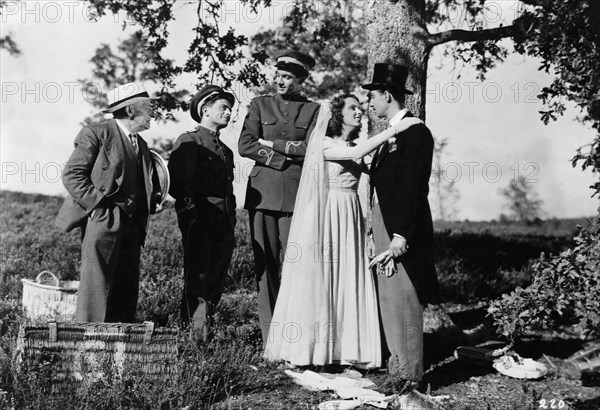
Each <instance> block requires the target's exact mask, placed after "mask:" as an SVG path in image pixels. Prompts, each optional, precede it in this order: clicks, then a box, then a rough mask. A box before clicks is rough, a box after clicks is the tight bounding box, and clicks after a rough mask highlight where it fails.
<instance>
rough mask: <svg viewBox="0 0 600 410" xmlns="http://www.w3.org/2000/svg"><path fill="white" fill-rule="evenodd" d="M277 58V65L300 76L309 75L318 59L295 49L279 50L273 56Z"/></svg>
mask: <svg viewBox="0 0 600 410" xmlns="http://www.w3.org/2000/svg"><path fill="white" fill-rule="evenodd" d="M273 57H275V59H276V60H277V62H276V63H275V67H277V68H280V69H282V70H285V71H289V72H291V73H293V74H295V75H297V76H298V77H307V76H308V72H309V71H310V70H311V69H312V68H313V67H314V66H315V64H316V61H315V59H314V58H312V57H311V56H309V55H308V54H305V53H301V52H300V51H295V50H279V51H277V52H276V53H275V55H274V56H273Z"/></svg>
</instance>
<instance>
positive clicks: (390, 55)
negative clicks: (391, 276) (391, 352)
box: [364, 0, 467, 340]
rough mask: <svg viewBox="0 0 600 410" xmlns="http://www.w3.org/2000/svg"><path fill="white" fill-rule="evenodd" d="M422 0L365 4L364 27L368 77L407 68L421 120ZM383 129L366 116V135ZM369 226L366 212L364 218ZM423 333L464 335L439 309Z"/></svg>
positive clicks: (430, 313) (428, 314) (429, 312)
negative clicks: (380, 66) (377, 68)
mask: <svg viewBox="0 0 600 410" xmlns="http://www.w3.org/2000/svg"><path fill="white" fill-rule="evenodd" d="M424 12H425V1H424V0H400V1H398V2H397V3H395V2H392V1H390V0H374V1H369V2H367V3H366V4H365V10H364V15H365V18H366V20H365V22H366V27H367V50H368V59H369V67H368V75H367V81H369V79H370V78H371V76H372V73H373V65H374V64H375V63H393V64H401V65H405V66H407V67H408V71H409V75H408V80H407V85H406V87H407V88H408V89H409V90H411V91H412V92H413V93H414V95H412V96H407V99H406V106H407V108H408V109H409V110H410V111H411V112H412V113H413V114H415V115H417V116H418V117H419V118H421V119H423V120H425V96H426V86H427V60H428V58H429V50H430V49H431V46H430V44H429V38H430V34H429V32H428V31H427V28H426V26H425V21H424ZM385 127H387V121H382V120H378V119H377V118H374V117H373V116H371V117H370V132H371V133H377V132H379V131H380V130H381V129H382V128H385ZM368 217H369V218H368V219H369V224H370V220H371V219H370V217H371V215H370V213H369V215H368ZM424 319H425V323H424V326H425V332H427V333H436V334H438V335H442V336H445V337H447V338H451V339H455V340H461V339H464V340H466V338H467V336H466V335H465V334H464V333H463V332H462V331H461V330H460V329H459V328H458V327H457V326H456V325H455V324H454V322H452V320H451V319H450V317H449V316H448V315H447V314H446V312H445V311H444V310H443V309H442V308H441V307H440V306H430V307H428V308H427V309H426V311H425V315H424Z"/></svg>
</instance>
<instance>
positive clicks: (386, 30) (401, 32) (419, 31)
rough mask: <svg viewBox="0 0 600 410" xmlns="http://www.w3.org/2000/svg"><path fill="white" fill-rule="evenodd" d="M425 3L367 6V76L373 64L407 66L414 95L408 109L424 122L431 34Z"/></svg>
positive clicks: (380, 1)
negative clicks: (427, 25) (426, 22)
mask: <svg viewBox="0 0 600 410" xmlns="http://www.w3.org/2000/svg"><path fill="white" fill-rule="evenodd" d="M424 11H425V1H424V0H401V1H399V2H397V3H393V2H391V1H390V0H375V1H370V2H367V3H366V5H365V11H364V15H365V19H366V20H365V21H366V26H367V50H368V59H369V67H368V76H367V78H371V74H372V72H373V64H375V63H394V64H401V65H405V66H407V67H408V71H409V75H408V80H407V84H406V86H407V88H408V89H409V90H411V91H412V92H413V93H414V95H413V96H409V97H408V98H407V100H406V103H407V107H408V109H409V110H410V111H411V112H412V113H413V114H415V115H417V116H418V117H419V118H421V119H423V120H424V119H425V95H426V81H427V60H428V58H429V51H428V38H429V33H428V32H427V28H426V27H425V21H424V17H423V14H424Z"/></svg>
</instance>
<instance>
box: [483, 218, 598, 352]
mask: <svg viewBox="0 0 600 410" xmlns="http://www.w3.org/2000/svg"><path fill="white" fill-rule="evenodd" d="M532 272H533V283H532V284H531V285H530V286H528V287H527V288H521V287H518V288H517V289H516V290H514V291H513V292H511V293H510V294H505V295H503V296H502V298H500V299H499V300H496V301H494V302H493V303H491V305H490V307H489V309H488V312H489V314H490V315H491V316H492V317H493V320H494V323H495V324H496V326H497V327H498V330H499V332H500V333H501V334H503V335H504V336H507V337H509V338H511V339H513V340H514V338H515V337H518V336H519V335H521V334H523V332H525V331H526V330H527V329H529V328H532V327H541V328H549V327H552V326H556V325H558V324H565V323H567V324H573V323H574V324H576V328H577V329H578V330H579V332H580V333H581V334H582V336H592V335H600V297H598V295H600V217H597V218H596V220H595V222H594V223H593V224H592V225H591V226H590V227H589V228H587V229H581V231H580V233H579V235H578V236H577V237H576V238H575V247H573V248H572V249H567V250H565V251H563V252H561V253H560V254H558V255H551V256H545V255H544V254H542V256H541V257H540V258H539V259H538V260H537V261H536V262H535V263H534V264H533V266H532Z"/></svg>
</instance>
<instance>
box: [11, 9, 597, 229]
mask: <svg viewBox="0 0 600 410" xmlns="http://www.w3.org/2000/svg"><path fill="white" fill-rule="evenodd" d="M224 4H225V6H224V10H223V12H222V14H221V21H220V22H221V23H222V24H221V25H222V27H224V28H227V27H229V26H234V27H235V29H236V30H237V31H238V33H241V34H246V35H251V34H253V33H255V32H257V31H258V30H259V29H261V28H265V27H275V26H277V25H278V24H279V22H280V19H281V17H282V16H283V15H284V14H285V13H286V10H288V9H289V6H290V3H289V2H284V1H279V2H278V1H274V2H273V7H271V8H269V9H263V10H260V14H259V15H256V14H253V13H252V12H251V11H250V10H249V8H247V7H244V6H243V5H241V4H240V3H239V2H229V1H228V2H225V3H224ZM517 4H518V3H517V2H513V1H498V2H495V3H494V2H492V7H491V10H494V9H495V10H497V11H498V13H499V14H490V20H491V23H493V24H497V23H498V22H500V21H502V20H506V19H510V18H511V15H514V13H516V11H517V8H516V7H515V6H516V5H517ZM496 6H497V7H496ZM196 7H197V1H179V2H177V4H176V5H175V21H174V22H172V24H171V25H170V26H169V31H170V32H171V38H170V43H169V46H168V48H167V57H169V58H173V59H175V61H176V62H179V63H181V62H183V61H185V57H186V50H187V47H188V45H189V42H190V40H191V39H192V37H193V33H192V31H191V29H192V27H193V26H194V18H195V13H196ZM88 12H89V10H88V8H87V6H86V4H85V3H84V2H78V1H58V2H55V1H43V2H36V1H22V2H11V1H9V2H8V3H7V6H6V10H5V11H4V12H3V15H2V16H1V17H0V18H1V20H2V21H1V24H0V31H1V35H2V36H4V35H6V34H8V33H11V34H12V37H13V39H14V40H15V41H16V42H17V44H18V46H19V48H20V49H21V51H22V55H20V56H18V57H13V56H10V55H9V54H8V53H7V52H6V51H0V80H1V81H0V82H1V101H0V163H1V164H0V165H1V169H0V189H2V190H12V191H23V192H32V193H43V194H50V195H65V194H66V190H65V188H64V187H63V185H62V183H61V181H60V173H61V170H62V168H63V166H64V163H65V162H66V160H67V158H68V156H69V154H70V153H71V151H72V149H73V140H74V138H75V136H76V135H77V133H78V131H79V129H80V128H81V126H80V122H81V121H82V120H83V119H84V118H85V117H86V116H88V115H90V114H92V113H93V108H92V106H91V105H90V104H89V103H88V102H87V101H86V99H89V96H88V95H87V94H86V93H85V90H84V88H83V87H82V84H80V83H79V80H80V79H83V78H89V77H90V74H91V69H92V65H91V64H90V62H89V60H90V58H91V57H92V56H93V54H94V51H95V49H96V48H97V47H98V46H100V44H101V43H107V44H110V45H116V44H118V41H119V40H122V39H125V38H127V37H128V36H129V35H130V33H132V32H133V28H132V27H131V26H127V27H126V28H125V30H123V24H124V23H131V22H130V21H129V20H127V17H126V16H124V15H116V16H113V15H108V16H105V17H103V18H102V19H100V20H99V21H98V22H94V21H92V20H91V19H90V18H89V17H88ZM308 52H310V50H308ZM449 63H451V62H449V61H447V60H445V59H443V58H442V57H441V56H440V53H436V54H434V55H433V57H432V60H431V61H430V64H429V72H428V85H427V105H426V111H427V125H428V127H429V128H430V129H431V131H432V133H433V135H434V136H435V137H436V138H437V139H444V138H445V139H447V141H448V146H447V148H446V149H445V151H444V155H443V156H442V159H441V161H440V163H439V164H438V163H435V164H434V168H435V167H437V168H436V169H438V168H439V169H441V170H442V171H443V174H442V175H443V178H444V180H445V181H448V182H449V181H455V186H456V188H457V190H458V191H459V193H460V198H459V199H458V201H457V202H456V203H455V204H454V207H455V209H456V212H457V214H456V217H457V218H458V219H469V220H490V219H494V218H498V216H499V215H500V214H501V213H508V210H507V209H506V207H505V201H504V199H503V197H502V195H501V194H500V190H501V189H502V188H504V187H506V186H507V185H508V183H509V182H510V180H511V179H512V178H516V177H518V176H520V175H523V176H525V177H526V178H527V181H528V182H529V183H530V184H531V186H532V187H533V189H534V190H535V191H536V192H537V194H538V195H539V197H540V199H541V200H542V201H543V204H542V209H543V216H544V217H557V218H568V217H580V216H587V215H593V214H594V213H595V212H596V210H597V208H598V206H599V200H598V198H595V199H593V198H591V193H592V191H591V190H590V189H589V186H590V185H591V184H592V183H593V182H594V180H595V178H594V175H592V174H591V172H582V171H581V170H580V169H579V168H573V167H572V166H571V161H570V159H571V158H572V156H573V155H574V153H575V150H576V149H577V148H578V147H579V146H582V145H585V144H587V143H589V142H590V141H591V140H592V139H593V137H594V132H593V130H591V129H589V128H588V127H586V126H584V125H582V124H581V123H579V122H577V121H576V118H577V116H578V115H579V112H578V111H577V110H576V109H575V108H573V107H570V108H569V109H568V110H567V112H566V113H565V115H564V116H563V117H561V118H559V120H558V121H556V122H553V123H551V124H550V125H547V126H546V125H544V124H543V123H542V122H541V121H540V119H539V113H538V111H540V110H541V109H542V108H543V106H542V104H541V101H539V100H538V99H537V94H538V93H539V92H540V91H541V88H542V87H543V86H544V85H547V84H549V83H550V81H551V80H552V77H551V76H549V75H548V74H545V73H542V72H540V71H538V66H539V61H535V60H533V59H531V58H524V57H523V56H519V55H516V54H515V55H513V54H511V55H510V56H509V57H508V58H507V59H506V61H505V62H504V63H503V64H500V65H499V66H498V67H497V68H495V69H493V70H492V71H490V73H489V74H488V76H487V78H486V80H485V81H484V82H479V81H478V80H477V79H476V77H475V72H474V71H473V70H472V69H469V68H465V69H464V70H462V72H461V76H460V78H458V79H457V72H456V71H453V70H452V69H451V68H450V66H451V64H449ZM365 73H366V67H365ZM365 80H366V76H365ZM194 84H195V79H194V78H193V77H191V76H182V77H181V78H179V79H178V82H177V85H178V86H179V87H184V88H187V89H188V90H189V91H190V92H192V93H193V92H194ZM145 85H146V87H147V88H148V90H149V91H151V92H152V91H154V90H157V89H158V85H156V84H153V83H147V84H145ZM238 91H240V90H239V89H238ZM241 91H242V92H240V97H241V100H242V103H241V104H240V106H239V110H238V112H237V115H236V117H235V118H234V121H232V123H231V124H230V125H229V126H228V127H227V128H226V129H224V130H223V131H222V139H223V141H224V143H225V144H227V145H228V146H229V147H230V148H231V149H232V150H233V151H234V153H236V171H235V175H236V179H235V183H234V189H235V193H236V196H237V197H238V204H243V198H244V194H245V187H246V181H247V176H248V174H249V172H250V169H251V167H252V161H249V160H247V159H245V158H241V157H239V155H237V139H238V137H239V133H240V130H241V126H242V123H243V119H244V117H245V113H246V105H247V104H248V103H249V101H250V99H251V97H252V95H251V94H250V93H248V92H246V91H245V90H241ZM175 116H176V118H177V119H178V120H179V121H178V122H177V123H169V124H167V125H159V124H155V125H153V127H152V128H151V129H150V130H148V131H146V132H144V133H142V136H143V137H144V138H145V139H146V141H151V140H152V139H153V138H157V137H163V138H170V139H174V138H176V137H177V136H178V135H180V134H181V133H183V132H185V131H188V130H191V129H193V128H195V126H196V124H195V122H194V121H193V120H192V119H191V117H189V114H188V113H175ZM363 179H364V178H363ZM596 179H597V176H596ZM362 191H364V183H363V189H362ZM430 201H431V202H432V205H433V207H434V208H435V206H436V205H435V203H433V202H434V200H433V198H432V197H431V196H430Z"/></svg>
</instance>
